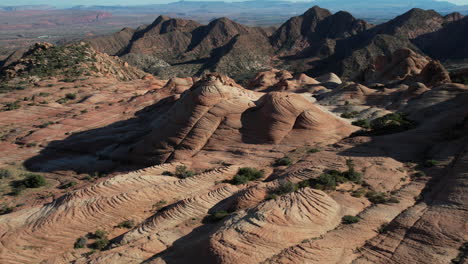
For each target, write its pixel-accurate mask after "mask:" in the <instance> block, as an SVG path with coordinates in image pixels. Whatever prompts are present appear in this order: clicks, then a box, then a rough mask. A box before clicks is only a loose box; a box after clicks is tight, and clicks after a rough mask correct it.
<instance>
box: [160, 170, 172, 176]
mask: <svg viewBox="0 0 468 264" xmlns="http://www.w3.org/2000/svg"><path fill="white" fill-rule="evenodd" d="M161 174H162V175H164V176H173V175H174V173H172V172H170V171H163V172H162V173H161Z"/></svg>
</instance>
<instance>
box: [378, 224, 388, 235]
mask: <svg viewBox="0 0 468 264" xmlns="http://www.w3.org/2000/svg"><path fill="white" fill-rule="evenodd" d="M387 226H388V223H384V224H382V225H381V226H380V227H379V229H377V232H378V233H379V234H383V233H385V231H387Z"/></svg>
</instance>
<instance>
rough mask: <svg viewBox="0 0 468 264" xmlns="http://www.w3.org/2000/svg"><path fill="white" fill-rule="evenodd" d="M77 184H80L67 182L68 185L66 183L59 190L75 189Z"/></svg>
mask: <svg viewBox="0 0 468 264" xmlns="http://www.w3.org/2000/svg"><path fill="white" fill-rule="evenodd" d="M77 184H78V183H77V182H75V181H70V182H67V183H65V184H62V185H61V186H60V187H59V188H60V189H68V188H71V187H73V186H75V185H77Z"/></svg>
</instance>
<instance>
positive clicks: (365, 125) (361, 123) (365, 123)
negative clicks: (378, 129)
mask: <svg viewBox="0 0 468 264" xmlns="http://www.w3.org/2000/svg"><path fill="white" fill-rule="evenodd" d="M351 124H352V125H353V126H358V127H362V128H365V129H370V128H371V125H370V121H369V120H367V119H359V120H356V121H354V122H352V123H351Z"/></svg>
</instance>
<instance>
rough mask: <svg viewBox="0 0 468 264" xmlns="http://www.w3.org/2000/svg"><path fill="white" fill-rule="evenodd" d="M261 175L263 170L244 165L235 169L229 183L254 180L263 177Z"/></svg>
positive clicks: (237, 183) (243, 182) (235, 183)
mask: <svg viewBox="0 0 468 264" xmlns="http://www.w3.org/2000/svg"><path fill="white" fill-rule="evenodd" d="M263 176H264V172H263V170H257V169H255V168H249V167H244V168H240V169H239V170H238V171H237V174H236V175H235V176H234V177H233V178H232V180H231V181H230V183H231V184H234V185H239V184H245V183H247V182H249V181H255V180H258V179H260V178H263Z"/></svg>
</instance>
